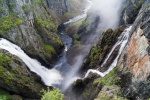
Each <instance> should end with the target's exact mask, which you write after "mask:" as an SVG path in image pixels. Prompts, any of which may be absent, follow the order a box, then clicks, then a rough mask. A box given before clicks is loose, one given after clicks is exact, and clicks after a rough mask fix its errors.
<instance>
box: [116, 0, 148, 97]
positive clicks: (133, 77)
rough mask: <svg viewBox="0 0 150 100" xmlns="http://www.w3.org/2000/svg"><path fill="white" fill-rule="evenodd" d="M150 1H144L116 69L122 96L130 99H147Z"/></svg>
mask: <svg viewBox="0 0 150 100" xmlns="http://www.w3.org/2000/svg"><path fill="white" fill-rule="evenodd" d="M149 4H150V1H149V0H146V1H145V3H144V4H143V5H142V8H141V10H140V12H139V14H138V17H137V18H136V20H135V22H134V23H133V28H132V32H131V33H132V35H131V38H130V41H129V43H128V45H127V46H126V48H125V50H124V52H123V53H122V55H121V57H120V59H119V63H118V65H117V69H118V72H119V75H120V77H121V87H122V90H123V95H124V96H126V97H128V98H130V99H131V98H132V99H148V98H150V95H149V92H150V91H149V73H150V70H149V64H150V62H149V34H150V23H149V22H150V18H149V16H150V8H149Z"/></svg>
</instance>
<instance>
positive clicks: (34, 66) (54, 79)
mask: <svg viewBox="0 0 150 100" xmlns="http://www.w3.org/2000/svg"><path fill="white" fill-rule="evenodd" d="M0 49H4V50H7V51H9V52H10V53H11V54H13V55H16V56H17V57H19V58H20V59H21V60H22V61H23V62H24V63H25V64H26V65H27V67H28V68H29V69H30V70H31V71H32V72H35V73H36V74H37V75H39V76H40V77H41V79H42V81H43V82H44V83H45V85H47V86H52V85H53V84H60V82H61V81H62V79H63V78H62V77H61V75H60V73H59V72H58V71H57V70H56V69H51V70H49V69H47V68H45V67H44V66H42V65H41V64H40V63H39V62H38V61H37V60H35V59H32V58H30V57H29V56H28V55H27V54H25V53H24V51H23V50H22V49H21V48H20V47H18V46H17V45H15V44H13V43H11V42H9V41H7V40H6V39H3V38H0Z"/></svg>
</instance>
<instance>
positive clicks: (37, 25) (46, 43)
mask: <svg viewBox="0 0 150 100" xmlns="http://www.w3.org/2000/svg"><path fill="white" fill-rule="evenodd" d="M70 3H71V1H66V0H64V1H62V0H58V1H55V0H21V1H19V0H13V1H12V0H1V1H0V6H1V7H0V21H1V23H0V27H1V28H0V36H1V37H3V38H7V39H8V40H10V41H12V42H14V43H15V44H17V45H18V46H20V47H21V48H22V49H23V50H24V51H25V52H26V53H27V54H28V55H30V56H31V57H33V58H36V59H38V60H40V61H41V62H42V63H43V64H45V65H47V66H49V65H50V64H52V63H53V61H54V60H55V59H56V58H57V56H58V54H59V53H60V52H61V48H62V47H63V44H62V42H61V40H60V38H59V36H58V35H57V27H58V25H59V24H60V23H61V22H63V21H64V18H65V15H64V13H67V12H68V13H70V14H71V11H74V10H71V6H70ZM73 8H74V7H72V9H73ZM74 12H76V11H74ZM72 17H73V15H72ZM68 18H69V17H68ZM34 51H36V52H34ZM52 58H53V59H52ZM49 60H50V62H49Z"/></svg>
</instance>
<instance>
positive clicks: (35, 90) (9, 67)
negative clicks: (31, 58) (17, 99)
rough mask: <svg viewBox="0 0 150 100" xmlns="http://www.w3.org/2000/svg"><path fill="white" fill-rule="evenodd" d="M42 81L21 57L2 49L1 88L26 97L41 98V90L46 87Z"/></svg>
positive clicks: (0, 56) (0, 66)
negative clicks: (30, 70)
mask: <svg viewBox="0 0 150 100" xmlns="http://www.w3.org/2000/svg"><path fill="white" fill-rule="evenodd" d="M41 83H42V82H41V79H40V77H38V76H37V75H36V74H35V73H31V72H29V70H28V68H27V66H26V65H25V64H24V62H22V60H21V59H19V58H18V57H16V56H14V55H12V54H10V53H8V52H7V51H4V50H0V88H2V89H5V90H7V91H9V92H10V93H11V94H18V95H21V96H22V97H24V98H32V99H40V97H41V92H40V91H41V90H42V89H45V86H44V85H42V84H41Z"/></svg>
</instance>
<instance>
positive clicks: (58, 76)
mask: <svg viewBox="0 0 150 100" xmlns="http://www.w3.org/2000/svg"><path fill="white" fill-rule="evenodd" d="M87 1H88V2H89V5H88V6H87V8H86V9H85V10H84V13H83V14H81V15H79V16H77V17H75V18H72V19H70V20H69V21H67V22H66V23H64V24H65V25H66V24H70V23H73V22H76V21H78V20H80V19H82V18H84V17H86V15H87V14H86V13H87V11H88V10H89V9H90V7H91V2H90V1H89V0H87ZM59 35H60V38H61V40H62V42H63V43H64V45H65V49H64V52H63V53H62V54H61V57H60V59H59V60H58V62H57V63H56V64H55V66H54V68H52V69H47V68H46V67H44V66H42V65H41V63H40V62H38V61H37V60H36V59H32V58H30V57H29V56H28V55H27V54H25V52H24V51H23V50H22V49H21V48H20V47H18V46H17V45H15V44H13V43H11V42H9V41H8V40H6V39H3V38H0V49H4V50H7V51H8V52H10V53H11V54H13V55H16V56H17V57H19V58H20V59H21V60H22V61H23V62H24V63H25V64H26V65H27V67H28V68H29V69H30V71H32V72H35V73H36V74H37V75H39V76H40V77H41V79H42V81H43V82H44V83H45V85H47V86H53V85H57V86H60V85H62V81H63V79H64V77H63V76H64V75H63V74H65V72H66V69H67V70H69V67H68V66H69V65H68V64H67V61H66V52H67V51H68V49H69V48H70V46H71V45H72V38H70V37H69V36H68V35H67V34H66V33H65V32H63V31H62V32H61V33H60V34H59ZM64 67H66V68H64ZM60 72H61V73H60Z"/></svg>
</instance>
